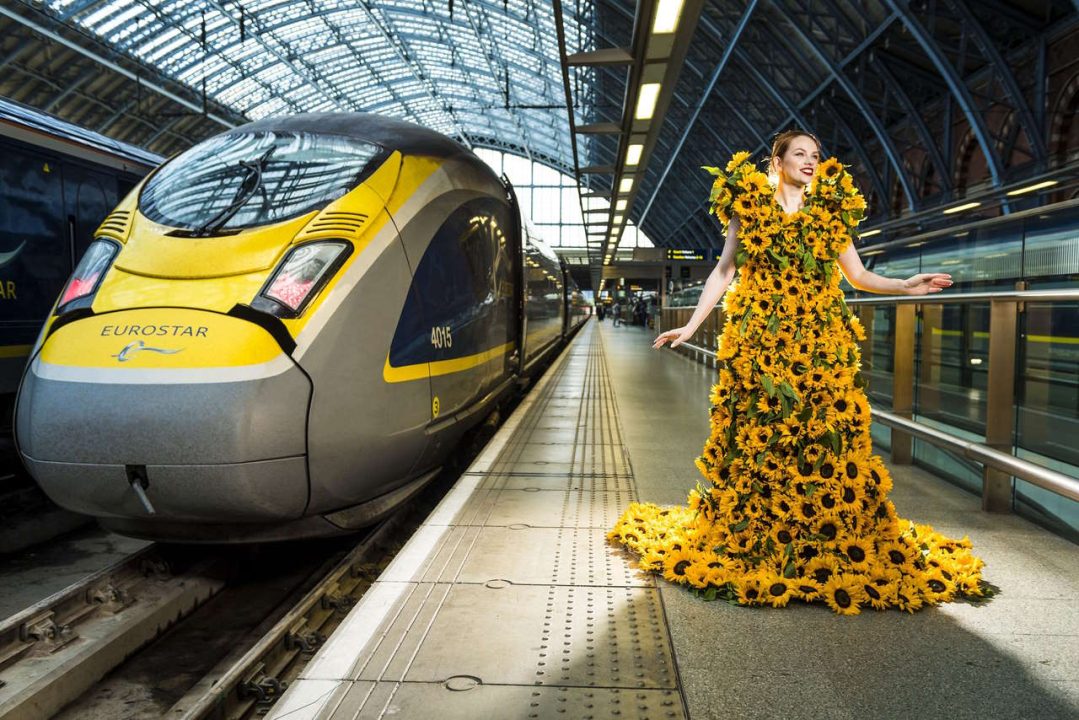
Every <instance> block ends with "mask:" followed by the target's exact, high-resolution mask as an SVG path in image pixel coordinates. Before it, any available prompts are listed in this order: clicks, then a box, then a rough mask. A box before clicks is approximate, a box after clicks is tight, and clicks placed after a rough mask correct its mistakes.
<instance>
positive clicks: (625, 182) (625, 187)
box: [618, 177, 633, 193]
mask: <svg viewBox="0 0 1079 720" xmlns="http://www.w3.org/2000/svg"><path fill="white" fill-rule="evenodd" d="M632 189H633V178H631V177H627V178H622V182H620V183H618V192H620V193H628V192H629V191H630V190H632Z"/></svg>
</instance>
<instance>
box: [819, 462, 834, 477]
mask: <svg viewBox="0 0 1079 720" xmlns="http://www.w3.org/2000/svg"><path fill="white" fill-rule="evenodd" d="M833 475H835V465H832V463H827V462H826V463H824V464H823V465H821V466H820V476H821V477H822V478H825V479H827V478H830V477H832V476H833Z"/></svg>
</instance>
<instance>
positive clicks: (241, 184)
mask: <svg viewBox="0 0 1079 720" xmlns="http://www.w3.org/2000/svg"><path fill="white" fill-rule="evenodd" d="M381 154H382V148H380V147H379V146H377V145H373V144H371V143H366V142H363V141H360V140H355V139H353V138H350V137H345V136H342V135H328V134H321V133H309V132H251V133H245V132H237V133H228V134H225V135H219V136H217V137H213V138H210V139H209V140H207V141H205V142H203V143H199V144H198V145H196V146H194V147H192V148H190V149H189V150H187V151H186V152H184V153H182V154H181V155H179V156H178V157H176V158H175V159H173V160H172V161H171V162H169V163H168V164H166V165H165V166H164V167H162V168H161V169H160V170H159V171H158V172H157V173H156V174H154V176H153V177H152V178H150V180H149V181H148V182H147V183H146V187H145V188H143V190H142V195H141V196H140V197H139V209H140V210H141V211H142V213H143V214H144V215H145V216H146V217H148V218H149V219H150V220H153V221H154V222H158V223H161V224H162V225H168V226H170V227H174V228H178V229H179V230H181V231H186V232H188V233H189V234H191V235H192V236H195V237H204V236H209V235H213V234H222V233H224V234H228V233H231V232H236V231H239V230H243V229H245V228H250V227H256V226H259V225H268V224H270V223H276V222H281V221H282V220H288V219H290V218H294V217H297V216H299V215H302V214H304V213H306V212H310V211H311V210H315V209H317V208H320V207H323V206H325V205H326V204H327V203H329V202H332V201H333V200H336V199H337V198H339V197H341V196H342V195H344V194H345V193H347V192H348V191H349V190H351V189H352V188H354V187H355V186H356V185H357V184H358V183H359V182H360V180H361V179H362V178H363V177H364V176H365V174H366V173H365V171H367V170H368V169H372V167H373V164H374V161H375V160H376V158H379V157H380V156H381Z"/></svg>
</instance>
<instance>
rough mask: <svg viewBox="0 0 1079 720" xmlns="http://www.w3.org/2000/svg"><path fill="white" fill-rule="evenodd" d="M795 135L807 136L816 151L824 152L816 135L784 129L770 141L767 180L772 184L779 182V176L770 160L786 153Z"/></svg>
mask: <svg viewBox="0 0 1079 720" xmlns="http://www.w3.org/2000/svg"><path fill="white" fill-rule="evenodd" d="M796 137H807V138H809V139H810V140H812V141H813V143H814V144H815V145H816V146H817V152H818V153H820V154H821V155H823V154H824V152H823V151H822V150H821V146H820V140H818V139H817V136H816V135H814V134H813V133H811V132H807V131H805V130H797V129H795V130H784V131H783V132H781V133H778V134H777V135H776V138H775V140H773V141H772V153H771V154H770V155H769V156H768V180H769V181H771V183H772V185H778V184H779V178H778V177H776V175H775V168H774V167H773V162H772V161H773V160H775V158H782V157H783V156H784V155H786V154H787V150H788V149H789V148H790V146H791V142H792V141H793V140H794V138H796Z"/></svg>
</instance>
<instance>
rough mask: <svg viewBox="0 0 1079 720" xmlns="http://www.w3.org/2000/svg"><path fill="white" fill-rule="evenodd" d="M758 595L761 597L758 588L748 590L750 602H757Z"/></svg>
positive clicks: (747, 594)
mask: <svg viewBox="0 0 1079 720" xmlns="http://www.w3.org/2000/svg"><path fill="white" fill-rule="evenodd" d="M758 595H760V593H759V592H757V589H756V588H749V589H748V590H746V598H747V599H749V600H755V599H756V598H757V596H758Z"/></svg>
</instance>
